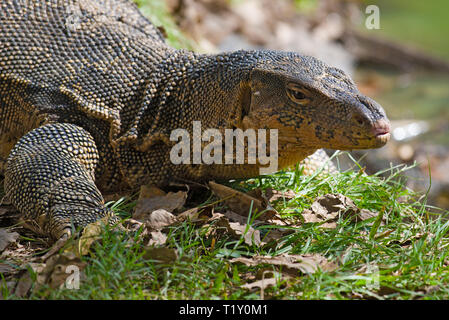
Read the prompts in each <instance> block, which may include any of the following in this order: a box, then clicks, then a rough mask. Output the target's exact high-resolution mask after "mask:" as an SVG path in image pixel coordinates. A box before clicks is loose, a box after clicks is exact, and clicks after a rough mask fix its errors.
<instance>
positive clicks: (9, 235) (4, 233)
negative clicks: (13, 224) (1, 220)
mask: <svg viewBox="0 0 449 320" xmlns="http://www.w3.org/2000/svg"><path fill="white" fill-rule="evenodd" d="M18 237H19V234H18V233H17V232H9V231H8V230H6V229H0V252H2V251H3V250H5V249H6V247H7V246H9V244H10V243H13V242H15V241H16V240H17V238H18Z"/></svg>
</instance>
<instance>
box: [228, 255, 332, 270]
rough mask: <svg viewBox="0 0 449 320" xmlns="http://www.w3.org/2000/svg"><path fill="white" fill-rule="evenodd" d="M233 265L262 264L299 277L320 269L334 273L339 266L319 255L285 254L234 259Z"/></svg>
mask: <svg viewBox="0 0 449 320" xmlns="http://www.w3.org/2000/svg"><path fill="white" fill-rule="evenodd" d="M230 262H231V263H243V264H245V265H247V266H257V265H260V264H270V265H273V266H276V267H281V268H282V271H283V272H287V273H293V274H294V275H297V274H298V272H301V273H305V274H308V273H315V272H316V271H317V270H318V269H321V270H324V271H333V270H335V269H336V268H337V265H336V264H335V263H333V262H329V261H328V260H327V259H326V258H325V257H323V256H321V255H319V254H303V255H289V254H283V255H279V256H275V257H271V256H253V257H251V258H245V257H240V258H234V259H232V260H230Z"/></svg>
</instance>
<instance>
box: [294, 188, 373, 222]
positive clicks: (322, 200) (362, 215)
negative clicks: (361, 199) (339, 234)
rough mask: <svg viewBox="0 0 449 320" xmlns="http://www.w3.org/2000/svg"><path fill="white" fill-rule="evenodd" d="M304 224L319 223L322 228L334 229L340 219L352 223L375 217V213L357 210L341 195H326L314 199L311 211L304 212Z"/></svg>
mask: <svg viewBox="0 0 449 320" xmlns="http://www.w3.org/2000/svg"><path fill="white" fill-rule="evenodd" d="M301 215H302V217H303V219H304V222H305V223H321V222H324V223H323V224H322V225H320V227H322V228H335V227H336V226H337V221H338V219H339V218H340V217H342V218H348V217H349V218H350V219H351V220H352V221H353V222H359V221H363V220H366V219H369V218H372V217H375V216H377V213H374V212H371V211H369V210H366V209H360V208H358V207H357V206H356V205H355V204H354V202H353V201H352V200H351V199H350V198H348V197H346V196H344V195H342V194H326V195H324V196H321V197H318V198H316V200H315V201H314V202H313V203H312V206H311V209H310V210H308V209H306V210H304V211H303V212H302V214H301Z"/></svg>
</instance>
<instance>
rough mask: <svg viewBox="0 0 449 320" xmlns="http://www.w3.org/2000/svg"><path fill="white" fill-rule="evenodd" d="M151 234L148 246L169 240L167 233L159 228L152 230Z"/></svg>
mask: <svg viewBox="0 0 449 320" xmlns="http://www.w3.org/2000/svg"><path fill="white" fill-rule="evenodd" d="M149 235H150V237H151V238H150V240H149V241H148V246H154V245H164V244H165V242H167V235H166V234H165V233H162V232H161V231H159V230H157V231H151V232H150V233H149Z"/></svg>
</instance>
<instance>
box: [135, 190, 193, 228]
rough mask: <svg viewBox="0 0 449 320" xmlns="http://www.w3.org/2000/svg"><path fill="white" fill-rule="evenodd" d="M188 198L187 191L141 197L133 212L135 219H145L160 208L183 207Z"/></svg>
mask: <svg viewBox="0 0 449 320" xmlns="http://www.w3.org/2000/svg"><path fill="white" fill-rule="evenodd" d="M186 199H187V192H185V191H178V192H176V193H175V192H169V193H167V194H164V195H155V196H152V197H150V198H140V199H139V200H138V201H137V205H136V208H135V210H134V213H133V219H135V220H140V221H145V220H146V219H147V217H148V215H149V214H151V213H152V212H153V211H155V210H158V209H164V210H167V211H169V212H174V211H175V210H177V209H179V208H181V207H182V206H183V205H184V203H185V202H186Z"/></svg>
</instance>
